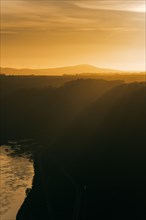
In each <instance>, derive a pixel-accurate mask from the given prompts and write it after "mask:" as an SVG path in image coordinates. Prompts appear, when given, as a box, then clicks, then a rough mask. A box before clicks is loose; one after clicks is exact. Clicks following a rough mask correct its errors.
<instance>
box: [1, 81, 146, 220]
mask: <svg viewBox="0 0 146 220" xmlns="http://www.w3.org/2000/svg"><path fill="white" fill-rule="evenodd" d="M145 91H146V84H145V83H144V82H139V83H138V82H133V83H130V84H127V83H125V82H123V81H105V80H95V79H78V80H75V81H70V82H68V83H66V84H65V85H64V86H61V87H58V88H54V87H49V88H47V87H46V88H32V89H31V88H25V89H19V90H15V91H13V92H11V93H10V94H8V95H7V96H5V97H2V103H3V105H2V115H3V120H2V137H4V138H3V140H2V141H3V142H5V141H7V140H10V139H13V140H14V139H21V138H32V139H33V140H35V141H36V142H37V143H40V144H42V146H43V147H42V148H41V150H40V151H39V153H37V154H35V158H34V167H35V176H34V179H33V187H32V190H31V191H30V193H29V194H28V196H27V197H26V199H25V201H24V203H23V204H22V206H21V208H20V210H19V212H18V214H17V220H23V219H27V220H34V219H35V220H40V219H63V220H65V219H67V220H68V219H90V220H92V219H97V218H99V219H127V220H128V219H145V217H146V210H145V205H146V190H145V184H146V178H145V172H146V169H145V167H146V162H145V154H146V150H145V143H146V137H145V130H146V129H145V125H146V115H145V113H146V111H145V110H146V109H145V107H146V106H145V104H146V103H145V102H146V93H145ZM33 148H34V146H31V147H30V149H29V151H33V150H34V149H33ZM24 150H26V151H27V150H28V148H26V149H24ZM36 151H37V148H36Z"/></svg>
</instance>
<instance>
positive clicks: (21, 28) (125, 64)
mask: <svg viewBox="0 0 146 220" xmlns="http://www.w3.org/2000/svg"><path fill="white" fill-rule="evenodd" d="M145 7H146V5H145V1H141V0H136V1H133V0H114V1H111V0H102V1H99V0H98V1H97V0H94V1H87V0H85V1H84V0H68V1H61V0H53V1H50V0H41V1H35V0H19V1H15V0H1V66H3V67H4V66H7V67H17V68H47V67H58V66H67V65H76V64H85V63H86V64H93V65H96V66H98V67H103V68H114V69H122V70H136V71H137V70H145V22H146V20H145V18H146V14H145Z"/></svg>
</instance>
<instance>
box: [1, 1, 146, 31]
mask: <svg viewBox="0 0 146 220" xmlns="http://www.w3.org/2000/svg"><path fill="white" fill-rule="evenodd" d="M138 4H139V5H142V4H143V1H141V0H140V1H138ZM1 6H2V10H1V11H2V15H1V30H2V33H7V34H9V33H11V34H12V33H13V34H16V33H19V34H22V33H23V34H32V33H34V32H36V33H39V32H42V33H45V32H50V33H52V34H55V33H57V34H58V33H60V34H61V33H66V34H70V33H71V32H79V31H81V32H82V31H85V32H93V31H119V30H121V31H127V29H129V31H130V30H131V31H133V30H134V31H136V30H137V31H140V30H143V29H144V21H145V18H144V15H143V14H142V13H135V12H134V10H133V8H136V6H138V5H137V1H131V0H127V1H126V0H124V1H121V0H114V1H110V0H102V1H84V0H78V1H77V0H70V1H61V0H54V1H49V0H43V1H35V0H29V1H28V0H19V1H15V0H11V1H7V0H2V3H1ZM129 12H130V13H129Z"/></svg>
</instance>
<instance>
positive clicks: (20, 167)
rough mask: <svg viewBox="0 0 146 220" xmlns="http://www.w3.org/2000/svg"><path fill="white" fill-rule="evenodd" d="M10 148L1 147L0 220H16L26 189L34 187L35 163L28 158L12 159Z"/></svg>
mask: <svg viewBox="0 0 146 220" xmlns="http://www.w3.org/2000/svg"><path fill="white" fill-rule="evenodd" d="M10 151H11V150H10V148H9V147H8V146H1V147H0V188H1V190H0V219H1V220H15V219H16V214H17V211H18V209H19V208H20V206H21V204H22V202H23V200H24V198H25V190H26V188H30V187H31V185H32V178H33V175H34V170H33V163H32V162H30V161H29V159H28V158H26V157H17V156H15V157H12V156H11V155H10V154H9V153H10Z"/></svg>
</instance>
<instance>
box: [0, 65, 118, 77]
mask: <svg viewBox="0 0 146 220" xmlns="http://www.w3.org/2000/svg"><path fill="white" fill-rule="evenodd" d="M120 72H122V71H119V70H112V69H104V68H98V67H95V66H92V65H87V64H83V65H77V66H66V67H58V68H48V69H16V68H0V73H1V74H6V75H74V74H84V73H85V74H91V73H98V74H100V73H102V74H106V73H120Z"/></svg>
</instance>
